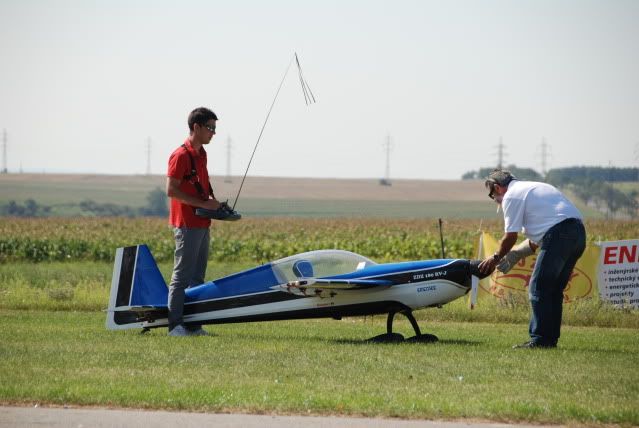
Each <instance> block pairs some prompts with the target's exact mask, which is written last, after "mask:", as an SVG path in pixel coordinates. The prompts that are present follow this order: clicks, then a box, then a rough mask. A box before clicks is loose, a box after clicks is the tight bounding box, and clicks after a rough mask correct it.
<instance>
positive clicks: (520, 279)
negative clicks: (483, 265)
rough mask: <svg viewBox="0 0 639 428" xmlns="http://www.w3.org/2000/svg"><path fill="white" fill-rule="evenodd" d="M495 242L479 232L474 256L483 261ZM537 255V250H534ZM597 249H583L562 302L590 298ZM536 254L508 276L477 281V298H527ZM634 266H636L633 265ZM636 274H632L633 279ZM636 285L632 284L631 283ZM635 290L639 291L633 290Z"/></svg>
mask: <svg viewBox="0 0 639 428" xmlns="http://www.w3.org/2000/svg"><path fill="white" fill-rule="evenodd" d="M498 245H499V242H498V241H497V240H496V239H495V238H494V237H493V236H492V235H490V234H488V233H486V232H483V233H482V236H481V237H480V239H479V249H478V256H479V258H481V259H483V258H485V257H486V255H489V254H493V253H494V252H495V251H497V250H498ZM537 253H539V250H537ZM599 253H600V249H599V247H598V246H597V245H594V244H589V245H587V246H586V250H585V252H584V254H583V255H582V256H581V258H580V259H579V261H578V262H577V265H576V266H575V269H574V270H573V272H572V275H571V276H570V280H569V281H568V285H567V286H566V289H565V290H564V303H570V302H574V301H575V300H578V299H582V298H585V297H592V296H593V293H594V292H595V290H596V287H597V265H598V261H599ZM536 260H537V255H536V254H533V255H532V256H529V257H526V258H525V259H523V260H520V261H519V263H518V264H517V265H516V266H514V267H513V268H512V269H511V270H510V271H509V272H508V273H501V272H499V271H498V270H495V271H494V272H493V273H492V275H490V276H489V277H487V278H484V279H482V280H481V281H480V282H479V290H478V298H482V297H487V296H492V297H497V298H506V297H513V296H509V294H513V293H514V294H520V295H522V296H523V298H524V299H528V283H529V282H530V277H531V276H532V271H533V268H534V266H535V261H536ZM635 267H637V266H636V264H635ZM636 277H639V274H636V275H635V278H636ZM635 284H636V282H635ZM637 290H639V288H637Z"/></svg>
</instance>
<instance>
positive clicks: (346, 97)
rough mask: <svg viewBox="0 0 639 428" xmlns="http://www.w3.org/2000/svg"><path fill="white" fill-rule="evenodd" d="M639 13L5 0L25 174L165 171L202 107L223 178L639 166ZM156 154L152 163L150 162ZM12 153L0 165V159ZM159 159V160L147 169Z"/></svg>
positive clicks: (499, 3) (612, 8)
mask: <svg viewBox="0 0 639 428" xmlns="http://www.w3.org/2000/svg"><path fill="white" fill-rule="evenodd" d="M638 22H639V1H635V0H627V1H623V0H599V1H592V0H534V1H533V0H517V1H515V0H510V1H503V0H484V1H480V0H465V1H464V0H458V1H455V0H453V1H443V0H442V1H428V0H418V1H408V0H394V1H374V0H362V1H359V0H336V1H333V0H322V1H304V0H296V1H293V0H291V1H282V0H269V1H248V0H237V1H235V0H234V1H192V0H181V1H166V0H155V1H142V0H139V1H135V0H134V1H132V0H104V1H96V0H57V1H47V0H40V1H34V0H0V132H1V130H2V129H6V132H7V144H6V152H7V157H6V165H7V168H8V169H9V171H10V172H18V171H24V172H51V173H53V172H56V173H57V172H71V173H100V174H145V173H146V172H147V168H149V167H150V170H151V173H152V174H162V175H163V174H165V173H166V166H167V160H168V156H169V154H170V153H171V152H172V151H173V150H174V149H175V148H177V147H178V146H179V145H180V144H181V143H182V142H183V141H184V139H185V138H186V137H187V135H188V126H187V117H188V114H189V112H190V111H191V110H193V109H194V108H196V107H200V106H206V107H209V108H211V109H212V110H213V111H215V113H216V114H217V115H218V117H219V121H218V123H217V132H218V133H217V135H216V136H215V137H214V139H213V141H212V143H211V145H209V146H208V147H207V151H208V153H209V172H210V173H211V174H212V175H213V176H216V175H226V174H227V172H228V171H227V146H228V140H229V139H230V141H231V150H230V153H231V156H230V165H231V170H230V173H231V174H232V175H241V174H243V173H244V171H245V169H246V167H247V164H248V161H249V157H250V155H251V152H252V151H253V148H254V146H255V144H256V141H257V138H258V135H259V132H260V129H261V128H262V125H263V124H264V121H265V118H266V115H267V112H268V110H269V107H270V105H271V103H272V102H273V99H274V96H275V93H276V90H277V88H278V85H279V83H280V81H281V80H282V78H283V76H284V73H285V70H286V69H287V66H288V65H289V63H290V61H291V59H292V58H293V55H294V53H295V52H297V54H298V56H299V59H300V63H301V65H302V70H303V73H304V77H305V78H306V81H307V82H308V84H309V86H310V88H311V89H312V91H313V93H314V95H315V97H316V100H317V102H316V103H315V104H311V105H309V106H307V105H306V104H305V102H304V97H303V93H302V90H301V86H300V83H299V78H298V75H297V70H296V69H294V68H291V69H290V70H289V72H288V74H287V75H286V78H285V79H284V83H283V86H282V90H281V92H280V94H279V96H278V98H277V100H276V102H275V105H274V108H273V111H272V113H271V116H270V117H269V119H268V122H267V123H266V128H265V131H264V134H263V136H262V138H261V141H260V143H259V146H258V148H257V151H256V153H255V158H254V160H253V163H252V165H251V168H250V171H249V176H283V177H327V178H333V177H334V178H380V177H382V176H384V174H385V165H386V151H385V149H384V143H385V142H386V141H387V140H388V137H390V141H391V142H392V144H391V150H390V178H396V179H450V180H455V179H459V178H460V177H461V175H462V174H464V173H465V172H467V171H472V170H477V169H479V168H482V167H493V166H495V165H496V164H497V159H498V155H497V153H498V148H497V146H498V144H499V142H500V141H501V142H502V143H503V145H504V157H503V162H504V164H506V165H509V164H515V165H517V166H518V167H523V168H533V169H535V170H537V171H541V169H542V165H543V164H542V158H543V157H542V148H541V147H542V142H544V141H545V143H547V144H548V156H547V157H546V168H547V169H550V168H559V167H566V166H576V165H588V166H610V165H611V166H616V167H636V166H638V165H639V25H638V24H637V23H638ZM149 141H150V156H148V154H147V148H148V147H149V144H148V142H149ZM0 155H1V153H0ZM149 158H150V164H149V163H148V162H147V160H148V159H149Z"/></svg>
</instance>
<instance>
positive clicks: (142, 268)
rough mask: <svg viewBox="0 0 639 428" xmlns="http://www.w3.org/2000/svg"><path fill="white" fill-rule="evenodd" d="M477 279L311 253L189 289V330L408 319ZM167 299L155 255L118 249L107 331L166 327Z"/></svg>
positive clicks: (453, 270) (464, 271) (456, 271)
mask: <svg viewBox="0 0 639 428" xmlns="http://www.w3.org/2000/svg"><path fill="white" fill-rule="evenodd" d="M474 272H475V271H474V270H473V265H472V262H470V261H469V260H463V259H442V260H422V261H412V262H400V263H385V264H377V263H375V262H373V261H372V260H370V259H368V258H366V257H364V256H361V255H359V254H355V253H351V252H348V251H342V250H318V251H310V252H307V253H302V254H297V255H294V256H290V257H286V258H283V259H280V260H276V261H273V262H270V263H267V264H264V265H262V266H258V267H255V268H253V269H248V270H245V271H243V272H239V273H235V274H232V275H229V276H226V277H223V278H219V279H216V280H214V281H210V282H206V283H204V284H201V285H197V286H194V287H191V288H188V289H187V290H186V298H185V306H184V322H185V324H187V325H188V324H189V323H193V324H218V323H231V322H248V321H267V320H284V319H301V318H322V317H332V318H341V317H345V316H357V315H372V314H384V313H388V314H391V313H392V314H394V313H396V312H402V313H405V314H406V313H410V311H412V310H414V309H419V308H424V307H430V306H441V305H443V304H446V303H448V302H450V301H452V300H455V299H457V298H458V297H460V296H463V295H464V294H466V293H467V292H468V291H469V290H470V288H471V283H472V275H473V273H474ZM167 297H168V288H167V286H166V283H165V281H164V279H163V278H162V275H161V274H160V272H159V270H158V268H157V265H156V264H155V261H154V260H153V256H152V255H151V253H150V251H149V249H148V247H146V245H138V246H134V247H125V248H118V250H117V252H116V260H115V266H114V271H113V282H112V286H111V295H110V300H109V308H108V312H107V327H108V328H109V329H128V328H154V327H164V326H167V325H168V320H167ZM391 322H392V321H391Z"/></svg>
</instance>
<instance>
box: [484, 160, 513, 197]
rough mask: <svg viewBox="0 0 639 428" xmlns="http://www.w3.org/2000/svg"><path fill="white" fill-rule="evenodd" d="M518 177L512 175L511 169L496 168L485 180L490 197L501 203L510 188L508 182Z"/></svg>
mask: <svg viewBox="0 0 639 428" xmlns="http://www.w3.org/2000/svg"><path fill="white" fill-rule="evenodd" d="M516 179H517V177H515V176H514V175H512V174H511V173H510V171H507V170H505V169H494V170H493V172H491V173H490V174H489V175H488V178H486V181H485V182H484V185H485V186H486V188H487V189H488V197H489V198H490V199H492V200H494V201H495V202H497V203H498V204H501V201H502V199H503V198H504V194H505V193H506V190H508V184H510V182H511V181H513V180H516Z"/></svg>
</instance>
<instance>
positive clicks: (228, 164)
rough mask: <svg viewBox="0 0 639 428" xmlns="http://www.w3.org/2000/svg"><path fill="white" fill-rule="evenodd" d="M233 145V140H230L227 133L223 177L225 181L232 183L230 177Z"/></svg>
mask: <svg viewBox="0 0 639 428" xmlns="http://www.w3.org/2000/svg"><path fill="white" fill-rule="evenodd" d="M232 146H233V140H231V136H230V135H229V136H228V138H227V139H226V177H225V178H224V182H225V183H232V182H233V180H232V179H231V150H232Z"/></svg>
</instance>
